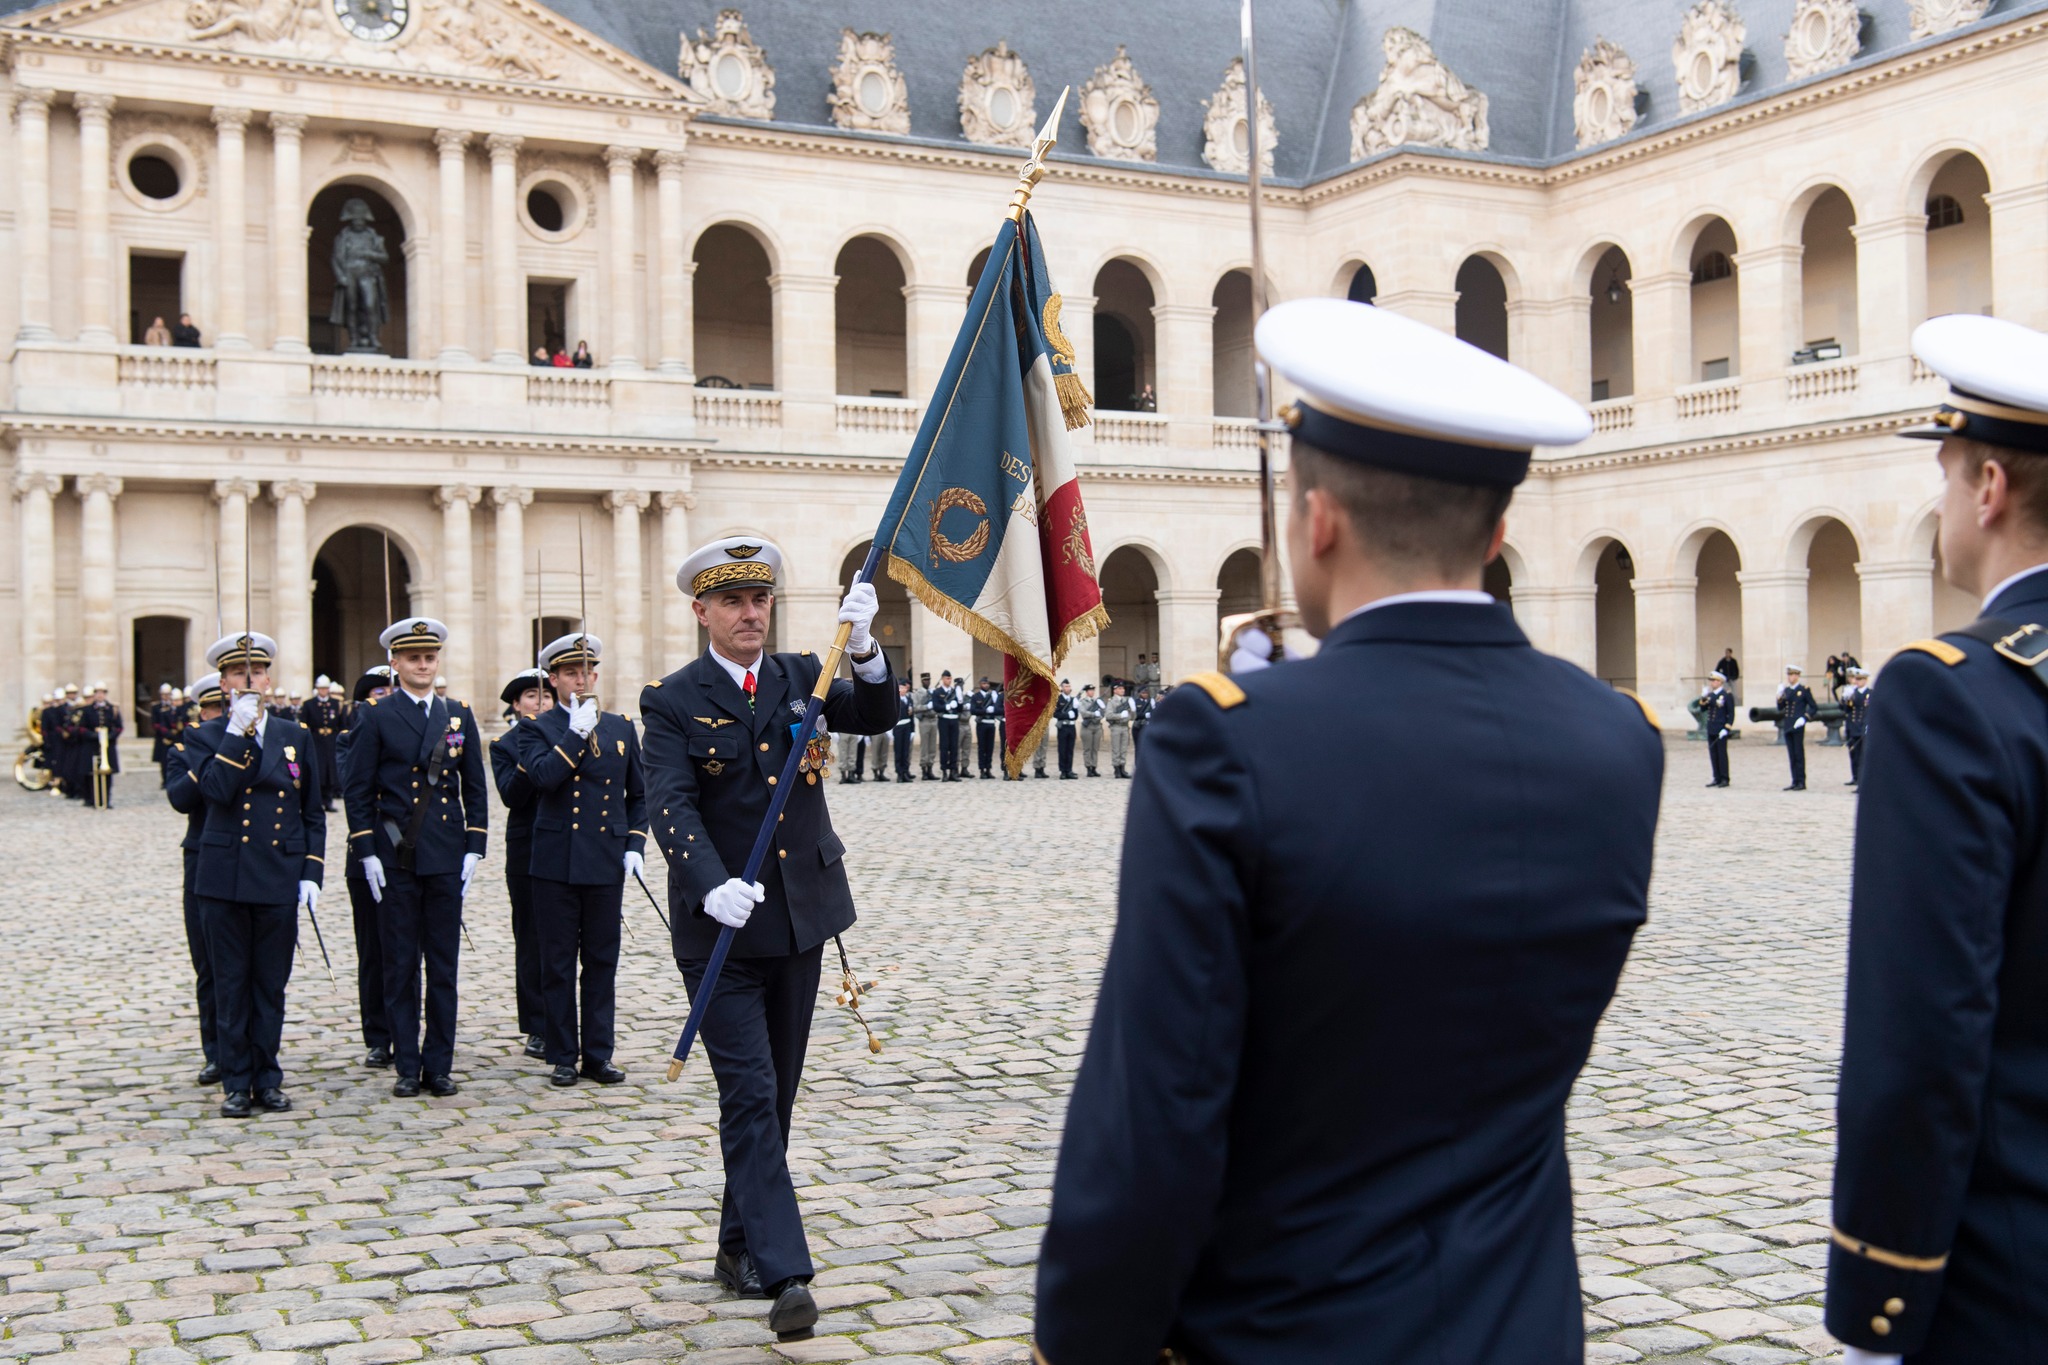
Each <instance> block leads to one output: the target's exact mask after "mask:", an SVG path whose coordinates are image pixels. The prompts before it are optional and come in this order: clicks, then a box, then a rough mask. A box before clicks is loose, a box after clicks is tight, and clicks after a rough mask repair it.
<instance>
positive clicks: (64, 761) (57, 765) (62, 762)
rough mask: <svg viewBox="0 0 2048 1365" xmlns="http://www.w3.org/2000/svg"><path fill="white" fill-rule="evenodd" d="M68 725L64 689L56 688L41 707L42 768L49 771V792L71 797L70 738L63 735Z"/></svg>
mask: <svg viewBox="0 0 2048 1365" xmlns="http://www.w3.org/2000/svg"><path fill="white" fill-rule="evenodd" d="M69 724H70V720H69V712H68V708H67V707H66V705H65V701H64V689H63V688H61V687H60V688H58V689H57V691H56V692H55V693H54V694H53V695H52V696H51V697H50V699H49V700H48V702H47V703H46V704H45V705H44V706H43V715H42V732H43V766H44V767H46V768H48V769H49V770H50V790H51V791H53V792H56V793H57V794H58V795H60V796H69V795H71V794H72V793H71V738H70V736H69V735H68V734H66V733H65V731H66V729H67V727H68V726H69Z"/></svg>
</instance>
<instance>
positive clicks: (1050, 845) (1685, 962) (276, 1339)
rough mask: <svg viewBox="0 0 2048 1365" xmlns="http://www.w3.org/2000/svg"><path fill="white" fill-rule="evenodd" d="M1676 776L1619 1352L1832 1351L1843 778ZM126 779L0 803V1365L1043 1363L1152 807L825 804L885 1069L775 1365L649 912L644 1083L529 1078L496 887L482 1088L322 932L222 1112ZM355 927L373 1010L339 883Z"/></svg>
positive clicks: (341, 937) (1753, 748)
mask: <svg viewBox="0 0 2048 1365" xmlns="http://www.w3.org/2000/svg"><path fill="white" fill-rule="evenodd" d="M1671 758H1672V771H1671V774H1670V777H1669V780H1668V782H1667V795H1666V803H1665V808H1664V809H1665V813H1664V819H1663V825H1662V835H1661V839H1660V845H1659V853H1658V864H1657V880H1656V886H1655V891H1654V899H1653V904H1652V910H1651V916H1652V917H1651V923H1650V926H1649V927H1648V929H1646V930H1645V931H1644V933H1643V934H1642V936H1641V937H1640V938H1639V939H1638V940H1637V945H1636V950H1635V954H1634V957H1633V960H1632V962H1631V964H1630V967H1629V970H1628V975H1627V977H1626V979H1625V980H1624V982H1623V984H1622V990H1621V996H1620V999H1619V1000H1618V1001H1617V1002H1616V1004H1615V1006H1614V1008H1613V1010H1612V1011H1611V1012H1610V1014H1609V1016H1608V1018H1607V1021H1606V1024H1605V1026H1604V1027H1603V1029H1602V1032H1601V1035H1600V1040H1599V1044H1598V1046H1597V1048H1596V1049H1595V1053H1594V1056H1593V1059H1592V1062H1591V1065H1590V1066H1589V1067H1588V1068H1587V1071H1586V1075H1585V1077H1584V1080H1583V1081H1582V1083H1581V1085H1580V1086H1579V1090H1578V1094H1577V1095H1576V1097H1575V1099H1574V1101H1573V1104H1572V1107H1571V1116H1570V1128H1571V1140H1572V1157H1573V1166H1574V1171H1575V1174H1576V1178H1577V1188H1578V1211H1579V1218H1580V1222H1579V1246H1580V1251H1581V1255H1582V1258H1583V1261H1582V1264H1583V1268H1584V1272H1585V1289H1586V1304H1587V1309H1586V1313H1587V1318H1586V1321H1587V1332H1588V1341H1589V1345H1588V1359H1589V1360H1596V1361H1629V1360H1635V1359H1638V1358H1639V1357H1655V1358H1660V1359H1662V1360H1667V1361H1688V1360H1715V1361H1721V1362H1726V1363H1727V1365H1776V1362H1790V1361H1798V1360H1806V1359H1811V1358H1816V1357H1823V1356H1826V1355H1827V1354H1828V1353H1830V1352H1831V1351H1832V1350H1833V1349H1834V1348H1833V1344H1832V1343H1831V1342H1830V1340H1829V1339H1828V1337H1827V1335H1826V1333H1825V1332H1824V1330H1823V1329H1822V1328H1821V1327H1820V1325H1819V1323H1820V1319H1821V1310H1820V1307H1819V1302H1820V1299H1819V1295H1820V1291H1821V1287H1822V1283H1821V1274H1820V1270H1821V1267H1822V1265H1823V1262H1824V1246H1825V1239H1826V1232H1825V1223H1826V1218H1827V1210H1826V1198H1827V1192H1828V1169H1829V1167H1828V1162H1829V1153H1830V1148H1831V1128H1832V1104H1833V1088H1834V1066H1835V1060H1836V1055H1837V1048H1838V1027H1839V1025H1838V1015H1839V997H1840V993H1841V968H1842V950H1843V924H1844V918H1845V901H1846V888H1847V881H1848V867H1849V845H1850V826H1851V820H1852V814H1853V810H1854V806H1853V797H1851V796H1850V795H1849V794H1848V793H1847V792H1846V789H1845V788H1844V787H1843V786H1842V785H1841V783H1842V779H1843V778H1844V777H1845V776H1846V764H1845V762H1844V759H1843V756H1842V754H1841V752H1840V751H1839V750H1822V751H1820V752H1819V753H1817V754H1816V755H1815V757H1814V761H1813V768H1814V775H1813V787H1814V789H1813V790H1812V791H1811V792H1809V793H1807V794H1805V795H1784V794H1781V793H1780V792H1779V790H1778V789H1779V788H1780V787H1781V786H1782V785H1783V783H1784V777H1783V772H1784V765H1783V759H1782V757H1781V756H1780V755H1779V753H1778V752H1777V751H1775V750H1773V749H1771V748H1769V747H1768V746H1766V745H1764V744H1761V743H1757V742H1754V741H1748V742H1745V743H1743V744H1741V745H1740V746H1738V748H1737V752H1736V755H1735V774H1736V781H1737V786H1736V787H1735V788H1734V789H1733V790H1731V791H1725V792H1718V791H1715V792H1710V791H1705V790H1703V789H1702V788H1701V784H1702V783H1703V782H1704V780H1705V776H1706V759H1705V755H1704V753H1703V752H1702V751H1701V750H1700V748H1699V747H1698V746H1696V745H1687V744H1682V743H1674V744H1673V745H1672V746H1671ZM130 769H131V775H129V776H126V777H123V778H122V779H121V781H120V785H119V791H118V796H119V798H120V805H119V807H118V808H117V809H116V810H114V811H113V812H111V813H108V814H105V815H93V814H91V813H89V812H85V811H81V810H80V809H78V808H77V807H75V806H71V805H69V804H67V803H63V802H59V801H56V800H54V799H49V798H42V797H30V796H27V795H25V794H22V793H19V792H12V793H8V794H0V847H5V848H6V849H7V850H8V857H7V861H6V866H5V871H4V872H0V897H4V901H5V903H6V905H7V906H8V913H7V915H6V916H5V917H4V918H0V961H4V962H5V963H6V964H7V982H8V987H9V989H8V990H7V992H6V994H5V995H4V997H0V1037H4V1038H5V1039H6V1044H5V1047H4V1049H0V1278H4V1282H5V1285H6V1294H5V1295H4V1297H0V1315H4V1318H5V1323H4V1327H0V1332H4V1339H0V1359H8V1358H23V1357H28V1356H48V1355H53V1354H55V1353H58V1352H68V1353H70V1354H71V1355H73V1356H75V1357H76V1358H80V1359H87V1360H94V1361H99V1360H105V1361H110V1362H112V1361H120V1362H127V1361H130V1360H132V1361H134V1362H135V1365H183V1362H188V1361H194V1360H210V1359H215V1358H219V1357H224V1356H230V1355H250V1354H251V1353H255V1355H254V1357H253V1358H256V1359H260V1360H262V1361H264V1362H277V1363H278V1365H284V1363H285V1362H291V1365H299V1363H300V1362H311V1361H313V1360H316V1359H318V1360H325V1361H327V1362H332V1365H376V1363H377V1362H389V1361H404V1360H413V1359H423V1358H424V1359H431V1360H434V1361H461V1362H468V1361H481V1362H483V1363H484V1365H584V1362H600V1363H602V1362H613V1361H627V1360H636V1359H647V1358H656V1357H670V1356H688V1357H690V1358H691V1359H692V1360H693V1361H700V1362H704V1365H713V1363H714V1362H717V1363H721V1365H722V1363H723V1362H739V1361H773V1360H778V1359H790V1360H798V1361H808V1360H843V1359H844V1360H850V1359H867V1358H882V1359H916V1360H925V1361H931V1360H945V1361H950V1362H954V1363H955V1365H973V1363H975V1362H997V1361H1011V1360H1022V1359H1025V1358H1026V1356H1027V1348H1026V1346H1025V1345H1024V1344H1023V1343H1024V1342H1025V1341H1026V1340H1027V1338H1028V1334H1029V1330H1030V1319H1031V1281H1032V1261H1033V1259H1034V1257H1035V1254H1036V1247H1037V1243H1038V1238H1039V1229H1040V1224H1042V1223H1043V1221H1044V1220H1045V1216H1046V1203H1047V1199H1048V1190H1049V1187H1050V1184H1051V1180H1052V1169H1053V1160H1054V1156H1055V1153H1056V1150H1057V1139H1058V1125H1059V1121H1060V1115H1061V1111H1062V1107H1063V1104H1064V1096H1065V1093H1066V1091H1067V1088H1068V1085H1069V1082H1070V1078H1071V1073H1072V1070H1073V1068H1074V1067H1075V1065H1076V1064H1077V1061H1078V1057H1079V1054H1080V1052H1081V1049H1082V1043H1083V1039H1084V1036H1085V1030H1086V1027H1087V1021H1088V1014H1089V1009H1090V1004H1091V1000H1092V995H1093V987H1094V983H1095V979H1096V975H1097V971H1098V968H1099V964H1100V960H1101V956H1102V954H1103V952H1104V949H1105V946H1106V944H1107V941H1108V931H1109V926H1110V920H1111V914H1112V910H1113V905H1114V886H1113V872H1112V869H1113V867H1114V863H1115V855H1116V848H1117V844H1118V837H1119V831H1120V827H1121V813H1122V803H1123V800H1124V798H1125V794H1126V792H1127V791H1128V787H1127V786H1126V785H1125V784H1122V783H1116V782H1113V781H1110V780H1106V779H1105V780H1102V781H1096V782H1087V781H1083V782H1080V783H1067V784H1060V783H1057V782H1030V781H1027V782H1025V783H1024V784H1022V785H1014V786H1012V785H1003V784H999V783H985V784H984V783H978V782H976V783H969V784H966V785H964V786H956V787H952V788H947V787H943V786H940V785H936V784H934V785H922V784H920V785H916V786H912V787H909V788H902V787H897V786H894V785H889V786H882V785H874V784H869V785H864V786H861V787H859V788H842V787H838V786H835V787H833V789H832V796H833V798H834V807H835V812H836V815H837V820H838V823H839V826H840V828H841V830H842V831H843V832H844V833H845V835H846V842H847V844H848V846H849V847H850V848H851V850H852V853H851V854H850V855H849V858H850V862H851V866H852V872H853V876H854V883H855V886H856V888H857V893H858V894H859V895H860V896H861V898H862V901H863V904H864V906H865V909H864V911H863V915H862V922H861V926H860V928H859V929H858V930H856V931H855V933H854V934H853V935H852V936H851V937H850V939H849V947H850V948H851V949H852V951H853V952H854V953H855V955H856V957H857V966H858V968H859V969H860V970H861V971H862V972H863V974H864V975H872V976H879V977H880V978H881V979H882V981H883V983H884V984H883V985H882V987H881V988H880V989H879V990H877V991H876V992H875V993H874V995H873V997H872V998H871V1000H870V1002H869V1003H870V1006H871V1008H870V1012H869V1013H870V1018H871V1019H872V1021H873V1022H874V1024H875V1026H876V1028H877V1031H878V1032H879V1033H880V1035H881V1036H882V1039H883V1041H884V1044H885V1050H884V1051H883V1053H882V1054H881V1055H880V1056H878V1057H871V1056H870V1055H869V1054H868V1052H867V1050H866V1048H865V1046H864V1045H863V1040H862V1039H861V1037H860V1034H859V1032H858V1029H857V1027H856V1026H855V1024H854V1023H853V1021H852V1020H851V1019H850V1018H849V1017H848V1016H847V1015H846V1014H845V1013H844V1012H843V1011H839V1010H835V1009H833V1008H832V1007H831V1001H830V999H829V995H828V998H827V999H826V1000H824V1001H823V1002H821V1010H820V1013H819V1016H818V1024H817V1028H816V1032H815V1034H814V1038H813V1042H812V1051H811V1061H810V1066H809V1071H808V1075H807V1085H806V1088H805V1092H804V1094H803V1096H802V1098H801V1100H800V1103H799V1106H798V1112H797V1120H796V1138H795V1144H794V1151H793V1153H792V1157H793V1163H792V1164H793V1166H794V1167H795V1170H796V1176H797V1180H798V1182H799V1184H800V1187H801V1189H800V1193H801V1194H802V1196H803V1203H804V1213H805V1221H806V1224H807V1226H808V1227H809V1228H810V1230H811V1236H812V1243H813V1248H814V1252H815V1254H816V1256H817V1259H818V1261H819V1268H820V1272H821V1273H820V1274H819V1276H818V1280H817V1288H818V1297H819V1300H820V1302H821V1305H822V1307H823V1308H824V1310H825V1313H824V1318H823V1320H822V1321H821V1322H820V1323H819V1325H818V1331H817V1335H816V1337H815V1339H813V1340H811V1341H809V1342H804V1343H796V1344H788V1345H778V1344H777V1343H776V1342H775V1341H774V1339H773V1337H772V1336H771V1334H770V1333H769V1332H768V1331H767V1330H766V1328H765V1326H764V1325H763V1318H764V1316H765V1313H766V1308H767V1305H766V1304H765V1303H764V1302H761V1301H758V1300H753V1301H742V1300H735V1299H734V1298H732V1297H731V1296H730V1295H728V1294H726V1293H725V1292H723V1291H722V1290H721V1289H719V1288H718V1287H717V1286H716V1285H715V1284H714V1283H713V1282H712V1281H711V1279H710V1261H711V1255H712V1250H713V1245H714V1244H713V1239H714V1236H715V1228H716V1218H717V1215H716V1198H717V1193H718V1189H719V1184H720V1177H719V1173H718V1172H719V1164H718V1155H717V1141H716V1132H715V1129H714V1126H713V1125H714V1123H715V1120H716V1106H715V1093H714V1091H713V1088H712V1085H711V1081H710V1078H709V1075H708V1072H707V1071H706V1069H705V1066H704V1064H703V1062H702V1061H701V1060H699V1061H696V1062H694V1063H693V1064H692V1066H691V1069H690V1071H689V1073H688V1074H687V1075H686V1076H685V1078H684V1080H683V1081H682V1082H681V1083H679V1084H676V1085H666V1084H661V1083H660V1075H661V1068H662V1063H663V1058H664V1057H665V1055H666V1053H667V1050H668V1049H669V1047H670V1046H672V1044H673V1040H674V1037H675V1032H676V1029H677V1028H678V1026H679V1025H680V1023H681V1019H682V1004H683V997H682V992H681V990H680V988H679V984H678V982H677V979H676V974H675V969H674V966H673V964H672V963H671V962H670V960H669V959H668V957H667V955H666V952H665V951H664V942H663V938H662V935H661V933H660V929H659V926H658V925H657V924H656V922H655V920H654V916H653V913H652V911H651V910H649V909H648V907H647V906H646V903H645V902H644V900H643V901H641V902H640V903H639V904H638V905H637V906H636V905H635V904H633V903H632V902H631V901H629V902H628V904H627V916H628V919H629V923H630V924H631V926H632V928H633V930H634V937H632V938H630V939H629V940H628V942H627V945H626V947H627V959H626V965H625V966H624V968H623V969H622V973H621V975H622V980H621V990H620V997H619V1006H620V1018H621V1021H622V1025H623V1028H622V1044H623V1045H622V1047H621V1052H620V1056H619V1059H618V1060H619V1061H620V1063H621V1064H622V1065H623V1066H624V1067H625V1068H626V1069H627V1071H628V1072H629V1073H630V1075H631V1080H630V1082H629V1083H628V1084H626V1085H623V1086H620V1087H617V1088H612V1089H599V1088H597V1087H595V1086H591V1085H588V1084H585V1085H582V1086H579V1087H577V1088H576V1089H574V1090H570V1091H559V1090H554V1089H551V1088H549V1087H548V1085H547V1084H546V1079H545V1071H544V1068H542V1067H541V1066H540V1064H538V1063H535V1062H531V1061H528V1060H527V1059H525V1058H524V1057H523V1056H521V1055H519V1053H518V1051H517V1043H518V1040H517V1039H516V1038H515V1037H514V1036H513V1026H512V1016H511V1013H510V1010H511V1003H512V1001H511V991H510V988H509V983H510V981H511V937H510V927H509V916H508V912H507V911H506V909H505V904H506V902H505V899H504V889H503V883H502V881H501V880H500V879H499V877H498V868H497V864H496V862H495V861H490V862H486V864H485V866H484V871H483V872H482V873H481V874H480V876H479V879H478V884H477V887H476V888H475V891H474V893H473V896H472V900H471V916H470V918H471V929H472V932H473V935H474V939H475V943H474V947H473V948H472V949H471V950H469V951H467V952H465V954H464V958H463V1013H462V1037H461V1042H460V1045H459V1051H458V1056H457V1067H456V1070H457V1076H458V1079H459V1080H460V1081H461V1082H462V1086H463V1088H462V1093H461V1094H460V1095H458V1096H456V1097H454V1098H451V1099H447V1100H430V1099H413V1100H398V1099H394V1098H393V1097H392V1096H391V1095H390V1093H389V1084H388V1079H387V1077H388V1073H375V1074H373V1073H371V1072H369V1071H366V1070H365V1069H364V1068H363V1067H362V1066H361V1065H360V1064H359V1063H360V1054H361V1047H360V1044H359V1042H358V1040H357V1037H356V1034H355V1023H354V1003H353V993H352V990H350V989H346V988H341V989H338V988H336V987H335V986H332V985H330V984H329V982H328V980H327V977H326V975H325V973H324V971H323V970H322V969H321V966H320V961H319V956H318V953H317V951H316V950H315V948H314V945H313V943H312V941H311V935H310V933H307V934H305V940H306V941H305V943H304V956H302V958H301V960H300V963H299V966H298V969H297V972H296V974H295V976H294V978H293V982H292V990H291V996H290V1015H289V1025H288V1028H287V1031H286V1037H285V1057H284V1062H285V1066H286V1070H287V1077H286V1083H287V1086H288V1087H289V1088H290V1092H291V1094H292V1096H293V1098H294V1100H295V1102H296V1107H295V1108H294V1109H293V1111H292V1112H291V1113H289V1114H285V1115H278V1116H261V1117H258V1118H256V1119H253V1120H249V1121H245V1122H232V1121H229V1120H223V1119H219V1118H216V1117H215V1116H214V1108H215V1105H216V1104H217V1103H218V1097H217V1095H216V1094H213V1093H209V1092H202V1091H200V1090H199V1089H198V1088H197V1087H196V1086H194V1085H193V1084H192V1077H193V1074H194V1073H195V1072H196V1071H197V1070H198V1067H199V1064H200V1059H199V1055H198V1045H197V1036H196V1033H195V1030H194V1026H193V1023H192V1017H191V1007H190V1005H189V1003H188V992H189V985H188V982H189V975H188V967H187V962H186V957H185V946H184V941H183V934H182V928H181V925H180V920H179V912H178V900H177V883H178V875H179V855H178V850H177V840H178V837H179V834H180V832H181V828H182V822H181V821H180V820H178V819H177V818H176V817H174V816H173V815H172V814H171V813H170V812H169V810H168V809H167V808H166V807H164V806H162V805H161V804H160V803H159V797H158V795H157V793H156V792H155V791H154V789H153V786H152V779H153V774H152V773H150V772H149V770H148V768H147V765H146V763H131V764H130ZM136 769H141V770H142V772H141V773H139V774H138V773H136V771H135V770H136ZM340 843H341V839H340V835H339V833H338V832H337V833H336V835H335V837H334V838H333V840H332V842H331V845H330V846H331V847H332V848H335V849H338V848H339V845H340ZM494 857H495V851H494ZM333 865H336V862H335V860H333V859H330V866H333ZM322 921H323V926H324V927H325V929H326V931H327V941H328V945H329V947H330V948H331V949H332V950H333V952H334V957H335V968H336V971H337V973H338V974H339V976H340V978H341V980H342V981H343V983H344V987H345V986H346V983H347V982H348V981H349V979H350V971H351V968H352V964H353V953H352V946H351V944H350V941H349V930H348V907H347V901H346V897H345V895H344V894H343V893H342V892H341V891H340V889H339V888H335V889H334V890H333V891H332V892H331V893H330V895H329V896H328V897H327V899H326V903H325V907H324V910H323V914H322Z"/></svg>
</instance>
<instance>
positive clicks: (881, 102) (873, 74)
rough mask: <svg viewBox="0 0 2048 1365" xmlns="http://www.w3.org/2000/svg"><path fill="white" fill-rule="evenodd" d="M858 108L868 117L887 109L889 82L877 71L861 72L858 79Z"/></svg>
mask: <svg viewBox="0 0 2048 1365" xmlns="http://www.w3.org/2000/svg"><path fill="white" fill-rule="evenodd" d="M860 107H861V108H862V109H864V110H866V111H867V113H868V114H870V115H876V114H881V113H883V112H885V111H887V109H888V108H889V82H888V81H887V80H886V79H884V78H883V76H882V73H881V72H879V71H863V72H862V73H861V77H860Z"/></svg>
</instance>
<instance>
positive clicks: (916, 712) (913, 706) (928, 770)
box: [910, 673, 939, 782]
mask: <svg viewBox="0 0 2048 1365" xmlns="http://www.w3.org/2000/svg"><path fill="white" fill-rule="evenodd" d="M910 714H911V716H912V718H913V719H915V720H916V721H917V770H918V772H920V773H921V774H923V776H924V780H925V781H927V782H929V781H931V780H932V779H933V778H934V777H936V776H938V774H936V773H934V772H933V771H932V764H934V763H936V762H938V758H939V713H938V712H937V711H935V710H933V709H932V675H931V674H929V673H920V674H918V675H917V686H916V687H913V688H911V689H910Z"/></svg>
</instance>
